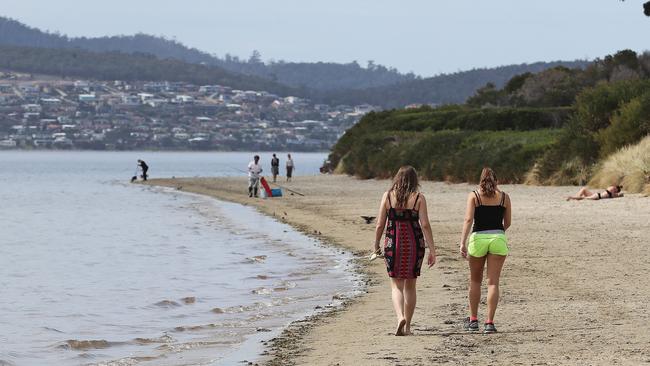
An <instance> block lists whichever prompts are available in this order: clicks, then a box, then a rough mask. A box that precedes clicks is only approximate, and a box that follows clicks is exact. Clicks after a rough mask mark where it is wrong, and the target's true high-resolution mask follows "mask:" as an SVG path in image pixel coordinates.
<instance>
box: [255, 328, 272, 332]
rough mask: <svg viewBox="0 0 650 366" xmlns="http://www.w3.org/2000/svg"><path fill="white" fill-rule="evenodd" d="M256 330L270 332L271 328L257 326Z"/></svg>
mask: <svg viewBox="0 0 650 366" xmlns="http://www.w3.org/2000/svg"><path fill="white" fill-rule="evenodd" d="M256 331H258V332H270V331H271V329H269V328H257V329H256Z"/></svg>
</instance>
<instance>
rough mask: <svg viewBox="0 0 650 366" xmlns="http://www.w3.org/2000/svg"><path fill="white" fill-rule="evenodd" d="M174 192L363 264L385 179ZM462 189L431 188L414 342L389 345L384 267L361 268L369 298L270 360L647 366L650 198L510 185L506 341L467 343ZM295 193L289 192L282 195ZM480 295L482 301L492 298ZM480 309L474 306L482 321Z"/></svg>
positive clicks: (290, 341) (190, 185) (295, 336)
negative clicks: (204, 198)
mask: <svg viewBox="0 0 650 366" xmlns="http://www.w3.org/2000/svg"><path fill="white" fill-rule="evenodd" d="M149 184H153V185H162V186H169V187H176V188H178V189H180V190H183V191H188V192H194V193H200V194H206V195H210V196H214V197H218V198H220V199H225V200H229V201H233V202H239V203H243V204H248V205H253V206H255V207H257V208H258V209H259V210H260V211H261V212H264V213H266V214H269V215H274V216H276V217H277V218H278V219H280V220H283V221H286V222H287V223H289V224H291V225H293V226H295V227H296V228H298V229H300V230H302V231H304V232H307V233H313V234H315V235H318V236H320V237H321V238H322V239H323V240H324V241H326V242H330V243H332V244H333V245H340V246H342V247H344V248H347V249H349V250H351V251H353V252H355V253H357V254H359V255H362V254H367V253H368V252H369V250H370V248H371V246H372V241H373V232H374V225H367V224H365V223H364V221H363V220H362V219H361V218H360V216H361V215H372V216H375V215H376V213H377V208H378V205H379V200H380V198H381V195H382V193H383V192H384V191H385V190H386V189H387V187H388V185H389V183H388V182H387V181H375V180H369V181H360V180H356V179H354V178H349V177H344V176H318V177H296V178H295V181H294V182H292V183H289V184H286V185H287V187H289V188H292V189H295V190H297V191H299V192H301V193H304V194H305V196H304V197H301V196H298V195H286V196H285V197H283V198H274V199H266V200H263V199H252V198H249V197H248V196H247V194H246V180H245V178H244V179H242V178H192V179H159V180H151V181H150V182H149ZM472 189H473V187H472V186H469V185H466V184H455V185H449V184H445V183H432V182H424V183H423V184H422V191H423V193H425V194H426V196H427V200H428V203H429V215H430V220H431V225H432V227H433V233H434V239H435V241H436V246H437V248H438V263H437V264H436V266H435V267H434V268H433V269H430V270H429V269H423V271H422V272H423V273H422V276H421V277H420V279H419V281H418V305H417V310H416V314H415V318H414V324H413V329H414V333H415V334H414V336H411V337H395V336H392V335H391V332H393V331H394V329H393V328H394V323H395V320H394V313H393V309H392V306H391V302H390V289H389V283H388V277H387V275H386V270H385V267H384V265H383V262H381V261H375V262H373V263H370V264H366V265H365V266H364V267H363V271H365V272H367V273H368V275H369V279H370V280H369V284H368V292H367V293H366V294H365V295H363V296H362V297H360V298H358V299H356V300H354V301H353V302H351V303H350V304H348V306H346V307H345V309H344V310H342V311H338V312H335V313H333V314H330V315H329V316H321V317H316V318H314V319H310V320H308V321H306V322H300V323H296V324H294V325H293V326H292V327H290V328H289V329H288V330H287V331H286V332H285V333H284V335H283V337H284V338H281V339H277V340H276V341H275V342H273V343H272V344H271V350H270V354H271V356H273V357H274V358H273V359H272V360H271V361H270V362H269V363H270V364H274V365H280V364H283V365H284V364H297V365H355V366H359V365H424V364H438V363H446V362H449V363H451V364H461V365H463V364H468V365H469V364H472V365H488V364H506V365H509V364H522V365H531V364H534V365H556V364H567V365H574V364H592V365H593V364H602V365H611V364H635V365H636V364H641V363H646V362H650V331H649V330H648V327H649V324H648V320H649V319H648V310H649V305H648V303H649V302H650V288H649V287H648V286H647V283H648V280H649V279H650V266H649V265H648V263H649V262H650V259H649V257H648V253H649V252H648V249H647V248H648V239H649V238H650V224H649V221H650V198H643V197H641V196H640V195H630V196H626V197H625V198H621V199H614V200H602V201H588V202H587V201H582V202H576V201H573V202H565V201H564V200H563V197H565V196H567V195H569V194H572V193H574V192H575V191H576V190H577V189H576V187H534V186H523V185H506V186H503V187H502V189H503V190H505V191H506V192H508V193H509V194H510V196H511V199H512V203H513V220H512V221H513V224H512V227H511V229H510V230H509V232H508V236H509V240H510V247H511V255H510V257H509V258H508V259H507V261H506V265H505V268H504V272H503V275H502V282H501V301H500V305H499V309H498V312H497V315H496V320H495V322H496V325H497V327H498V329H499V333H498V334H494V335H482V334H466V333H465V332H463V331H462V319H463V318H464V317H465V316H467V305H466V290H467V275H468V269H467V264H466V262H465V261H464V260H463V259H462V258H461V257H460V256H459V255H458V254H457V249H458V241H459V237H460V230H461V221H462V218H463V213H464V212H463V211H464V208H465V200H466V197H467V193H468V192H469V191H471V190H472ZM284 193H285V194H288V193H289V192H286V191H285V192H284ZM484 295H485V293H484ZM484 314H485V308H484V307H483V306H482V307H481V309H480V310H479V319H480V320H483V315H484Z"/></svg>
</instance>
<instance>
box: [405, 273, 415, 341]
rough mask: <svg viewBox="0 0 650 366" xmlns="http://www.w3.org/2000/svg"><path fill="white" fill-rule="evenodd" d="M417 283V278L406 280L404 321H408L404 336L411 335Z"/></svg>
mask: <svg viewBox="0 0 650 366" xmlns="http://www.w3.org/2000/svg"><path fill="white" fill-rule="evenodd" d="M416 281H417V279H416V278H412V279H407V280H404V319H405V320H406V325H405V326H404V334H406V335H409V334H411V319H413V313H414V312H415V302H416V301H417V292H416V291H415V284H416Z"/></svg>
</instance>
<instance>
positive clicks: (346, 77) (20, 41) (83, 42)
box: [0, 17, 416, 90]
mask: <svg viewBox="0 0 650 366" xmlns="http://www.w3.org/2000/svg"><path fill="white" fill-rule="evenodd" d="M0 44H5V45H14V46H24V47H45V48H81V49H85V50H89V51H94V52H112V51H120V52H124V53H148V54H151V55H155V56H156V57H159V58H163V59H165V58H174V59H178V60H182V61H186V62H190V63H203V64H207V65H213V66H219V67H221V68H223V69H226V70H229V71H232V72H236V73H240V74H246V75H253V76H259V77H263V78H265V79H268V80H271V81H276V82H279V83H283V84H286V85H288V86H294V87H309V88H311V89H323V90H331V89H345V88H366V87H372V86H378V85H388V84H393V83H396V82H400V81H407V80H413V79H415V78H416V76H415V75H413V74H407V75H405V74H401V73H399V72H398V71H397V70H396V69H392V68H386V67H384V66H381V65H375V64H374V63H369V64H368V67H365V68H364V67H361V66H360V65H359V64H358V63H356V62H351V63H348V64H336V63H325V62H318V63H296V62H285V61H277V62H271V63H264V62H262V59H261V55H260V54H259V53H258V52H256V51H254V52H253V53H252V55H251V57H249V58H248V59H239V58H238V57H234V56H230V55H228V54H225V56H224V57H223V58H219V57H217V56H216V55H211V54H209V53H207V52H203V51H200V50H198V49H196V48H190V47H187V46H185V45H183V44H181V43H179V42H177V41H175V40H171V39H166V38H161V37H155V36H151V35H147V34H136V35H132V36H111V37H97V38H86V37H79V38H72V37H67V36H65V35H61V34H58V33H47V32H43V31H41V30H39V29H36V28H31V27H28V26H27V25H25V24H22V23H20V22H18V21H15V20H12V19H8V18H3V17H0Z"/></svg>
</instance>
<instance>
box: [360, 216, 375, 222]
mask: <svg viewBox="0 0 650 366" xmlns="http://www.w3.org/2000/svg"><path fill="white" fill-rule="evenodd" d="M361 218H362V219H364V220H366V224H370V223H372V222H373V220H374V219H375V216H361Z"/></svg>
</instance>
